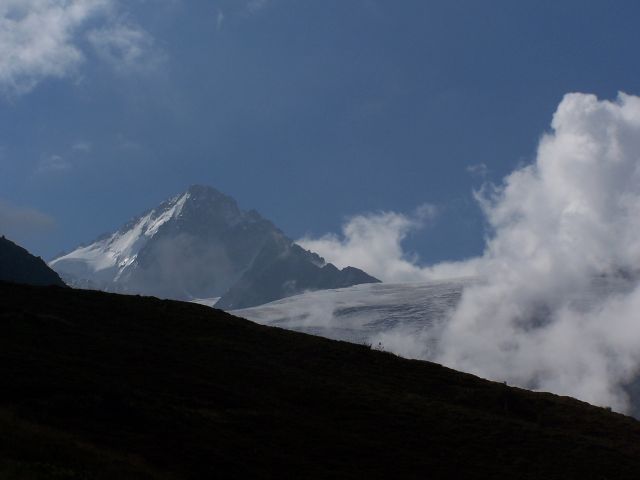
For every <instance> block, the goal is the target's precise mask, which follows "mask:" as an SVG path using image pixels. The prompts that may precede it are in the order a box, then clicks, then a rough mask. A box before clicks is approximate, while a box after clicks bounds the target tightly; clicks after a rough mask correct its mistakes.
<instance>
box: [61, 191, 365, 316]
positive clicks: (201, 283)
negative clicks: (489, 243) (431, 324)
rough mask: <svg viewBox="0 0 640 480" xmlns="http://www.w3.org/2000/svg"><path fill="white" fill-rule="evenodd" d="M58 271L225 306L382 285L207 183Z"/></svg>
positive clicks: (79, 282)
mask: <svg viewBox="0 0 640 480" xmlns="http://www.w3.org/2000/svg"><path fill="white" fill-rule="evenodd" d="M50 265H51V267H52V268H54V269H55V270H56V271H57V272H58V273H60V274H61V275H62V276H63V278H64V279H65V280H66V281H67V282H69V283H71V284H73V285H75V286H82V287H85V288H97V289H100V290H109V291H116V292H125V293H137V294H147V295H154V296H158V297H165V298H174V299H180V300H190V299H194V298H213V297H222V298H221V301H220V305H219V306H220V307H225V308H240V307H248V306H254V305H259V304H261V303H266V302H269V301H272V300H276V299H278V298H282V297H285V296H289V295H294V294H296V293H300V292H302V291H305V290H316V289H324V288H338V287H345V286H350V285H354V284H357V283H368V282H376V281H377V280H376V279H375V278H373V277H370V276H368V275H367V274H366V273H364V272H362V271H359V270H358V271H354V270H348V269H347V270H344V271H342V270H338V269H337V268H335V267H333V266H332V265H331V266H330V267H329V268H326V267H325V268H322V267H323V266H324V262H322V261H321V259H320V257H318V256H317V255H316V254H314V253H311V252H308V251H306V250H304V249H302V248H301V247H299V246H298V245H296V244H295V243H294V242H293V240H291V239H290V238H288V237H287V236H286V235H284V234H283V233H282V232H281V231H280V230H279V229H278V228H277V227H276V226H275V225H273V224H272V223H271V222H270V221H268V220H266V219H264V218H263V217H261V216H260V214H258V213H257V212H255V211H253V210H251V211H244V210H242V209H240V207H239V206H238V204H237V203H236V201H235V200H234V199H233V198H231V197H230V196H228V195H225V194H223V193H221V192H219V191H218V190H216V189H215V188H213V187H209V186H205V185H191V186H190V187H189V188H188V189H187V190H186V191H185V192H183V193H181V194H179V195H175V196H173V197H171V198H170V199H169V200H167V201H165V202H162V203H161V204H160V205H159V206H158V207H156V208H154V209H151V210H148V211H147V212H146V213H144V214H142V215H140V216H138V217H135V218H134V219H133V220H131V221H130V222H129V223H127V224H126V225H125V226H124V227H123V228H121V229H120V230H118V231H117V232H115V233H113V234H111V235H108V236H106V237H102V238H99V239H97V240H95V241H94V242H93V243H91V244H89V245H87V246H82V247H79V248H77V249H76V250H74V251H72V252H71V253H69V254H67V255H64V256H61V257H59V258H56V259H54V260H53V261H52V262H51V263H50ZM329 265H330V264H329ZM332 267H333V268H332ZM225 297H226V298H225Z"/></svg>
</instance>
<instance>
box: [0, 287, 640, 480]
mask: <svg viewBox="0 0 640 480" xmlns="http://www.w3.org/2000/svg"><path fill="white" fill-rule="evenodd" d="M0 306H1V307H0V328H1V331H2V335H0V381H1V382H2V390H3V394H2V396H1V397H0V478H118V477H119V478H214V477H215V476H218V478H246V477H254V478H255V477H259V478H354V479H355V478H358V479H359V478H442V477H452V476H453V475H456V474H457V475H463V476H466V477H472V478H496V477H502V478H576V477H579V478H616V479H617V478H639V475H640V424H639V423H638V422H636V421H635V420H633V419H631V418H629V417H625V416H622V415H618V414H614V413H611V412H607V411H606V410H604V409H601V408H596V407H592V406H590V405H588V404H585V403H582V402H579V401H577V400H573V399H570V398H566V397H558V396H555V395H551V394H542V393H531V392H528V391H525V390H520V389H515V388H510V387H507V386H505V385H502V384H499V383H493V382H488V381H485V380H481V379H479V378H477V377H474V376H471V375H467V374H463V373H459V372H456V371H453V370H449V369H447V368H444V367H441V366H438V365H435V364H432V363H427V362H419V361H409V360H403V359H400V358H398V357H395V356H393V355H390V354H387V353H382V352H377V351H372V350H370V349H368V348H366V347H363V346H358V345H353V344H348V343H343V342H336V341H331V340H326V339H322V338H318V337H311V336H307V335H304V334H300V333H295V332H289V331H284V330H278V329H274V328H269V327H264V326H259V325H256V324H253V323H251V322H248V321H246V320H242V319H239V318H236V317H233V316H231V315H229V314H226V313H224V312H221V311H216V310H212V309H209V308H207V307H203V306H200V305H195V304H189V303H181V302H175V301H168V300H157V299H155V298H141V297H134V296H120V295H115V294H107V293H100V292H91V291H78V290H75V291H74V290H70V289H63V288H56V287H49V288H45V287H28V286H18V285H11V284H0Z"/></svg>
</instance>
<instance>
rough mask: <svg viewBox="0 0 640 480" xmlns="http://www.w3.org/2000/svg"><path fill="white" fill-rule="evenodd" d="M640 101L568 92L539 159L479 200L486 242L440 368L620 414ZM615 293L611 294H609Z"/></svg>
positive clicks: (628, 346)
mask: <svg viewBox="0 0 640 480" xmlns="http://www.w3.org/2000/svg"><path fill="white" fill-rule="evenodd" d="M638 152H640V98H638V97H634V96H630V95H625V94H622V93H621V94H619V96H618V98H617V100H616V101H613V102H611V101H599V100H598V99H597V98H596V97H595V96H593V95H585V94H568V95H566V96H565V97H564V99H563V100H562V102H561V103H560V105H559V106H558V109H557V111H556V113H555V115H554V117H553V122H552V131H551V132H550V133H548V134H547V135H545V136H544V137H543V138H542V140H541V142H540V145H539V148H538V153H537V158H536V161H535V162H534V163H533V164H532V165H529V166H526V167H524V168H521V169H519V170H517V171H515V172H513V173H512V174H510V175H509V176H508V177H506V178H505V180H504V182H503V184H502V185H501V186H498V187H487V188H485V189H484V190H483V191H482V192H479V193H478V194H477V197H478V199H479V200H480V202H481V204H482V206H483V209H484V212H485V215H486V217H487V220H488V222H489V224H490V226H491V229H492V235H491V238H490V239H489V241H488V243H487V247H486V251H485V253H484V255H483V257H482V258H481V259H479V260H478V261H477V264H476V268H477V271H478V273H479V274H480V276H481V278H482V279H483V281H482V282H481V283H480V284H478V285H474V286H472V287H470V288H467V289H466V290H465V292H464V294H463V296H462V299H461V301H460V304H459V306H458V307H457V309H456V310H455V312H454V313H453V315H452V317H451V319H450V320H449V322H448V323H447V324H446V327H445V328H444V331H443V334H442V338H441V339H440V354H439V356H438V360H439V361H441V362H443V363H446V364H447V365H449V366H452V367H454V368H459V369H462V370H465V371H470V372H474V373H477V374H480V375H482V376H487V377H490V378H493V379H497V380H507V381H509V382H510V383H515V384H519V385H523V386H527V387H531V388H537V389H542V390H551V391H554V392H556V393H563V394H570V395H574V396H577V397H579V398H582V399H584V400H587V401H590V402H593V403H597V404H601V405H610V406H612V407H614V408H616V409H621V410H624V409H625V408H627V398H626V396H625V393H624V391H623V388H622V386H623V385H624V384H626V383H627V382H629V381H631V380H632V378H633V377H634V376H635V375H637V373H638V367H639V366H640V309H638V307H639V306H640V289H638V288H635V285H636V283H637V276H638V269H639V266H640V236H639V235H638V232H640V154H639V153H638ZM615 285H617V287H616V288H614V287H613V286H615Z"/></svg>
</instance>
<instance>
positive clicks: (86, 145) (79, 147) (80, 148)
mask: <svg viewBox="0 0 640 480" xmlns="http://www.w3.org/2000/svg"><path fill="white" fill-rule="evenodd" d="M92 149H93V145H91V143H90V142H85V141H78V142H76V143H74V144H73V145H71V150H72V151H73V152H79V153H89V152H90V151H91V150H92Z"/></svg>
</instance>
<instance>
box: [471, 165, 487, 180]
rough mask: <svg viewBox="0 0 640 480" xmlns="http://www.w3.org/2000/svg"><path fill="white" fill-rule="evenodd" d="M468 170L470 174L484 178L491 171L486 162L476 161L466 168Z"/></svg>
mask: <svg viewBox="0 0 640 480" xmlns="http://www.w3.org/2000/svg"><path fill="white" fill-rule="evenodd" d="M466 170H467V172H468V173H469V174H470V175H472V176H474V177H480V178H483V179H484V178H485V177H486V176H487V174H488V173H489V168H488V167H487V164H486V163H475V164H473V165H469V166H468V167H467V168H466Z"/></svg>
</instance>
